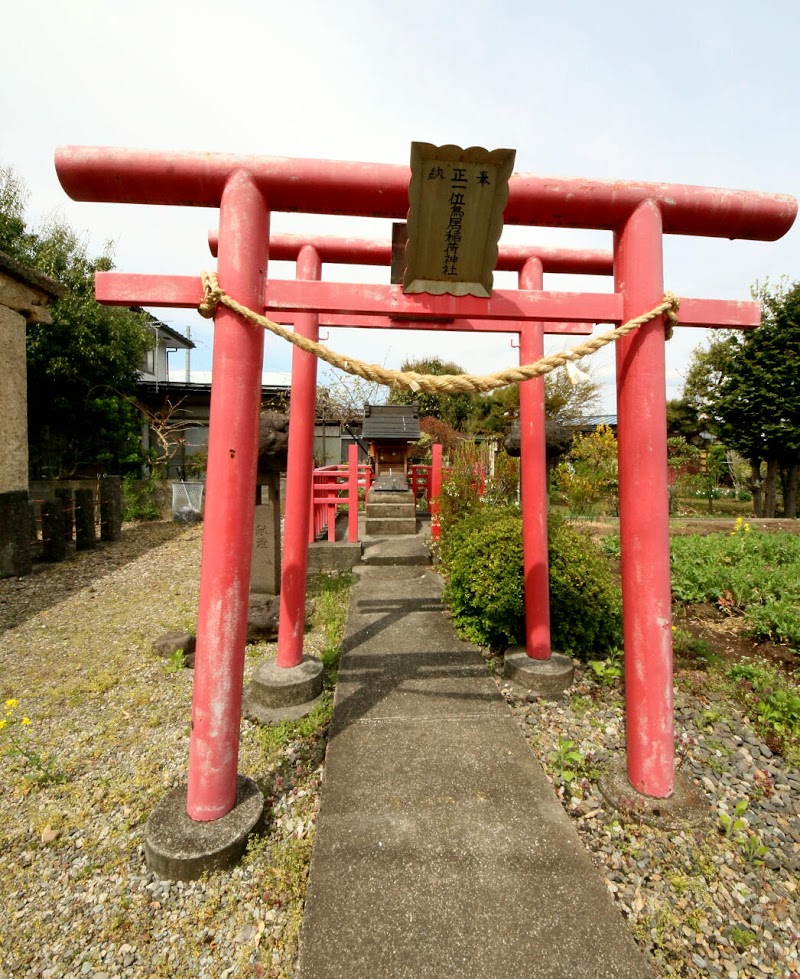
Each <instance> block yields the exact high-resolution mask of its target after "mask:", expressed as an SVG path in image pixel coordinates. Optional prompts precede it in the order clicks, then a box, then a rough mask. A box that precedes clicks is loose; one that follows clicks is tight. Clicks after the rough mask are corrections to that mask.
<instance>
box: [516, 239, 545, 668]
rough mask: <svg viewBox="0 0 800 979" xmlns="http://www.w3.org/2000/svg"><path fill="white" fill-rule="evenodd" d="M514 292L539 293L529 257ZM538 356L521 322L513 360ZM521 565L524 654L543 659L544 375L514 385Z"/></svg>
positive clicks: (534, 336)
mask: <svg viewBox="0 0 800 979" xmlns="http://www.w3.org/2000/svg"><path fill="white" fill-rule="evenodd" d="M519 287H520V289H541V287H542V264H541V262H539V261H538V259H535V258H532V259H530V260H529V261H528V262H526V263H525V265H524V266H523V268H522V270H521V272H520V273H519ZM543 356H544V325H543V324H542V323H525V324H524V328H523V329H522V330H521V332H520V336H519V362H520V364H532V363H533V362H534V361H537V360H539V359H540V358H541V357H543ZM519 442H520V490H521V494H522V563H523V581H524V587H525V651H526V652H527V654H528V656H530V657H531V659H536V660H547V659H550V656H551V648H550V577H549V559H548V554H547V450H546V438H545V424H544V377H535V378H532V379H531V380H529V381H524V382H523V383H522V384H520V386H519Z"/></svg>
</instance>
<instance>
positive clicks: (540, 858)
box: [298, 537, 653, 979]
mask: <svg viewBox="0 0 800 979" xmlns="http://www.w3.org/2000/svg"><path fill="white" fill-rule="evenodd" d="M393 546H394V547H397V548H400V549H401V550H402V548H401V545H400V544H399V543H397V542H395V543H394V544H393ZM404 547H405V550H404V551H403V553H405V554H406V555H407V554H408V553H410V552H411V551H413V550H415V549H416V550H417V552H418V553H419V554H422V553H424V552H423V551H422V550H421V549H422V548H424V545H423V543H422V539H421V538H420V537H417V538H406V539H405V545H404ZM379 550H380V549H378V550H376V549H375V548H374V547H373V549H372V553H373V555H374V554H377V553H379ZM366 553H369V549H366V548H365V554H366ZM440 596H441V579H440V578H439V576H438V575H437V574H435V573H434V572H433V571H432V570H431V569H430V568H429V567H427V566H420V565H417V566H414V565H411V564H404V565H402V566H396V565H391V564H383V563H379V564H373V565H371V566H362V567H361V568H360V569H358V582H357V584H356V586H355V589H354V591H353V596H352V599H351V605H350V612H349V615H348V621H347V627H346V636H345V640H344V649H345V654H344V656H343V658H342V664H341V669H340V673H339V682H338V685H337V687H336V699H335V709H334V719H333V726H332V732H331V739H330V742H329V745H328V752H327V758H326V769H325V780H324V783H323V790H322V805H321V810H320V814H319V820H318V825H317V834H316V841H315V843H314V852H313V857H312V862H311V878H310V886H309V893H308V900H307V903H306V912H305V918H304V922H303V930H302V935H301V944H300V959H299V967H298V971H299V975H300V977H302V979H506V977H508V979H512V977H513V979H528V977H530V979H567V977H568V979H600V977H619V979H623V977H624V979H634V977H635V979H647V977H650V976H652V975H653V973H652V971H651V969H650V967H649V965H648V963H647V962H646V960H645V958H644V957H643V955H642V954H641V953H640V952H639V951H638V949H637V948H636V946H635V945H634V942H633V940H632V938H631V936H630V934H629V932H628V930H627V926H626V925H625V922H624V920H623V918H622V915H621V913H620V912H619V911H618V910H617V909H616V908H615V907H614V906H613V904H612V901H611V898H610V897H609V895H608V893H607V891H606V888H605V886H604V884H603V882H602V880H601V878H600V875H599V872H598V871H597V870H596V869H595V868H594V866H593V865H592V862H591V859H590V858H589V855H588V853H587V852H586V851H585V850H584V848H583V847H582V845H581V843H580V840H579V839H578V836H577V834H576V832H575V830H574V829H573V827H572V825H571V823H570V820H569V817H568V816H567V815H566V813H565V812H564V811H563V809H562V808H561V805H560V804H559V802H558V800H557V798H556V796H555V793H554V792H553V789H552V787H551V785H550V783H549V782H548V781H547V779H546V777H545V775H544V772H543V771H542V769H541V767H540V766H539V764H538V763H537V762H536V760H535V759H534V757H533V755H532V754H531V751H530V749H529V747H528V745H527V743H526V741H525V738H524V737H523V735H522V733H521V732H520V731H519V729H518V728H517V726H516V723H515V721H514V719H513V718H512V716H511V713H510V711H509V709H508V707H507V706H506V704H505V702H504V701H503V699H502V697H501V696H500V694H499V692H498V690H497V687H496V685H495V683H494V681H493V680H492V678H491V677H490V676H489V674H488V671H487V669H486V666H485V664H484V662H483V660H482V658H481V656H480V655H479V653H478V652H477V650H475V649H474V648H473V647H471V646H468V645H466V644H464V643H462V642H460V641H459V640H458V639H457V638H456V636H455V634H454V631H453V629H452V626H451V625H450V622H449V620H448V618H447V617H446V615H445V614H444V612H443V608H442V604H441V600H440Z"/></svg>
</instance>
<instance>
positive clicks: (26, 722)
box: [21, 717, 31, 724]
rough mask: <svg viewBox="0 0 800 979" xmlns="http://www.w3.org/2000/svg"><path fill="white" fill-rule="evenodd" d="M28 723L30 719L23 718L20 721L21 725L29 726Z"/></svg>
mask: <svg viewBox="0 0 800 979" xmlns="http://www.w3.org/2000/svg"><path fill="white" fill-rule="evenodd" d="M30 722H31V719H30V717H23V718H22V721H21V723H22V724H30Z"/></svg>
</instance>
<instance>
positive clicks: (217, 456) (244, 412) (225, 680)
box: [187, 173, 269, 821]
mask: <svg viewBox="0 0 800 979" xmlns="http://www.w3.org/2000/svg"><path fill="white" fill-rule="evenodd" d="M268 239H269V211H268V210H267V205H266V203H265V201H264V199H263V197H262V195H261V192H260V191H259V189H258V187H256V185H255V184H254V183H253V182H252V181H251V180H250V178H249V177H248V176H247V175H246V174H239V173H236V174H233V176H231V177H230V179H229V181H228V183H227V186H226V187H225V191H224V194H223V197H222V205H221V207H220V255H219V277H220V282H221V283H223V284H224V287H225V288H227V289H230V290H231V291H232V292H235V293H236V294H237V295H240V296H242V298H243V301H245V302H248V303H249V302H257V301H258V298H259V296H261V295H262V294H263V289H264V278H265V275H266V269H267V242H268ZM245 297H246V298H245ZM214 325H215V336H214V360H213V371H214V384H213V387H212V392H211V408H210V419H209V437H208V476H207V480H206V507H205V521H204V524H203V556H202V562H201V566H200V594H199V606H198V619H197V654H196V660H195V671H194V691H193V697H192V734H191V739H190V744H189V779H188V794H187V812H188V814H189V816H190V817H191V818H192V819H195V820H206V821H207V820H213V819H218V818H220V817H221V816H224V815H225V814H226V813H227V812H229V811H230V810H231V809H232V808H233V806H234V803H235V802H236V774H237V763H238V757H239V718H240V716H241V709H242V684H243V675H244V650H245V644H246V642H247V611H248V604H249V596H250V561H251V557H252V551H253V522H254V507H255V493H254V488H255V485H256V466H257V456H258V411H259V403H260V399H261V361H262V359H263V354H264V331H263V330H261V329H259V328H257V327H254V326H253V325H252V324H251V323H246V322H244V321H242V319H241V317H239V316H237V315H236V314H235V313H232V312H230V311H229V310H227V309H224V308H220V309H218V310H217V313H216V315H215V324H214Z"/></svg>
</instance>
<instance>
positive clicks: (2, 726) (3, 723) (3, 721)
mask: <svg viewBox="0 0 800 979" xmlns="http://www.w3.org/2000/svg"><path fill="white" fill-rule="evenodd" d="M6 724H8V721H6V720H0V731H2V730H3V728H4V727H5V726H6Z"/></svg>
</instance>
